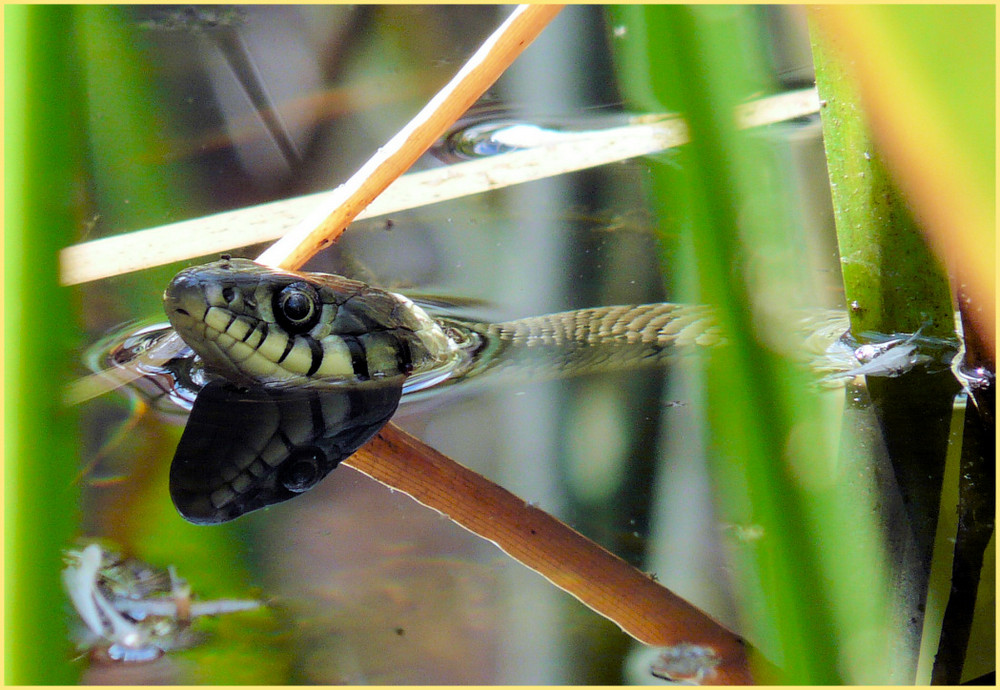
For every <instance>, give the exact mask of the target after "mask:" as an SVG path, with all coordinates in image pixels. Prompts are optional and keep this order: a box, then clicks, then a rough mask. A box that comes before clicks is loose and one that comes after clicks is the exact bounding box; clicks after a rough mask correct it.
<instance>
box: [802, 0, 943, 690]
mask: <svg viewBox="0 0 1000 690" xmlns="http://www.w3.org/2000/svg"><path fill="white" fill-rule="evenodd" d="M910 9H911V8H906V7H898V8H893V10H892V11H893V12H895V13H897V19H898V20H899V21H901V22H903V23H906V22H905V19H906V15H907V14H908V13H909V12H910ZM811 28H812V30H811V37H812V45H813V58H814V62H815V65H816V83H817V88H818V89H819V94H820V98H821V99H822V102H823V104H824V105H823V109H822V120H823V136H824V140H825V146H826V154H827V167H828V171H829V175H830V186H831V191H832V196H833V207H834V217H835V220H836V226H837V241H838V245H839V247H840V253H841V268H842V271H843V277H844V292H845V297H846V300H847V303H848V305H849V307H850V308H849V312H850V316H851V329H852V331H853V333H854V335H855V337H856V338H858V339H859V340H862V341H864V340H865V339H866V334H870V333H883V334H888V333H914V332H916V331H918V330H919V331H920V332H921V334H922V335H923V336H933V337H939V338H949V339H953V338H954V337H955V320H954V313H953V309H952V296H951V289H950V287H949V284H948V278H947V275H946V273H945V271H944V268H943V266H942V265H941V262H940V261H939V260H938V259H937V257H935V256H934V254H933V253H932V252H931V250H930V248H929V247H928V245H927V243H926V241H925V239H924V236H923V234H922V233H921V231H920V228H919V227H918V226H917V224H916V222H915V221H914V219H913V216H912V215H911V213H910V210H909V208H908V206H907V201H906V200H905V199H904V198H903V197H902V195H901V194H900V193H899V192H898V191H897V188H896V186H895V184H894V183H893V180H892V179H891V178H890V176H889V173H888V171H887V169H886V166H885V163H884V162H883V158H882V155H881V152H880V150H879V146H878V141H876V140H874V139H873V137H872V135H871V134H870V131H869V127H868V123H867V121H866V113H865V112H864V111H863V109H862V105H863V103H862V101H861V99H860V97H859V94H858V90H857V88H856V86H855V83H854V81H853V76H852V75H851V74H850V70H849V69H848V67H847V65H848V64H849V60H850V56H849V55H846V54H845V49H844V47H843V46H841V45H839V44H838V43H837V39H836V37H830V36H826V35H823V34H822V33H821V32H820V31H818V30H817V29H816V26H815V25H813V26H812V27H811ZM867 389H868V393H869V395H870V397H871V400H872V403H873V406H874V408H875V411H876V413H877V415H878V418H879V422H880V426H881V431H882V436H883V440H884V443H885V447H886V449H887V451H888V453H889V458H890V460H891V462H892V467H893V471H894V475H895V477H894V479H895V482H896V484H897V486H898V490H899V492H900V493H901V495H902V498H903V502H904V505H905V507H906V513H907V519H908V523H909V524H908V528H909V530H910V532H911V534H912V535H913V540H914V543H915V549H916V562H915V563H914V564H913V565H912V566H910V567H911V568H912V570H913V572H907V573H904V574H900V575H897V576H896V577H897V579H899V580H900V581H903V582H906V583H907V585H906V588H905V589H906V590H907V591H905V592H903V593H902V594H901V595H900V596H901V597H902V598H908V599H911V600H912V601H913V602H919V603H920V605H919V606H915V608H914V611H915V612H914V614H913V617H914V618H916V619H918V620H919V619H922V617H923V610H924V606H923V605H922V603H923V602H924V601H925V600H927V588H928V582H929V577H930V573H931V567H932V558H934V557H935V549H934V543H935V534H936V531H937V521H938V513H939V506H940V502H941V488H942V484H943V481H944V471H945V459H946V457H947V452H948V447H949V432H950V428H951V424H952V415H953V411H954V407H953V405H954V397H955V394H956V393H957V392H958V385H957V382H956V381H955V379H954V377H953V376H952V375H951V372H950V371H948V370H944V371H940V372H938V373H934V374H927V373H924V372H922V371H920V370H915V371H913V372H911V373H909V374H907V375H905V376H900V377H898V378H886V377H868V380H867ZM946 551H947V550H945V551H941V550H939V552H938V554H937V557H939V558H941V557H943V558H948V559H950V554H949V553H946ZM898 567H901V566H898V565H897V568H898ZM904 576H905V577H904ZM945 596H946V595H945ZM911 605H912V604H911ZM914 627H916V626H914ZM907 682H908V681H907Z"/></svg>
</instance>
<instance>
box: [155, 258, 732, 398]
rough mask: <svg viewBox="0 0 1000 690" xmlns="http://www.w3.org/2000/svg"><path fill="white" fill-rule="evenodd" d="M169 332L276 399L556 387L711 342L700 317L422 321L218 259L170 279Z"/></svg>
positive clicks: (321, 278)
mask: <svg viewBox="0 0 1000 690" xmlns="http://www.w3.org/2000/svg"><path fill="white" fill-rule="evenodd" d="M164 307H165V310H166V312H167V316H168V318H169V319H170V323H171V325H172V326H173V327H174V329H175V330H176V331H177V333H178V334H179V335H180V336H181V337H182V338H183V339H184V341H185V342H186V343H187V344H188V345H190V346H191V348H193V349H194V351H195V352H196V353H197V354H198V355H199V356H200V357H201V358H202V360H203V361H204V364H205V367H206V368H207V369H208V370H209V371H212V372H215V373H217V374H220V375H222V376H223V377H225V378H227V379H229V380H231V381H234V382H236V383H244V384H256V385H264V386H268V387H276V388H288V387H295V388H334V387H338V386H354V387H358V386H370V385H377V384H379V383H380V382H383V383H384V382H392V381H397V380H404V379H406V380H408V386H407V390H412V389H414V388H418V387H425V386H427V385H431V384H433V383H438V382H440V381H441V380H444V379H451V380H456V379H459V378H467V377H470V376H474V375H478V374H481V373H483V372H485V371H487V370H495V369H499V368H501V367H502V368H509V367H516V368H517V369H518V370H519V371H521V372H523V373H526V374H529V375H532V376H537V375H546V376H558V375H567V374H580V373H586V372H591V371H602V370H609V369H621V368H630V367H636V366H641V365H643V364H654V363H656V362H659V361H661V360H663V359H664V358H666V357H669V356H671V355H672V354H674V352H675V351H676V349H677V348H679V347H685V346H689V345H703V346H707V345H714V344H717V343H719V342H720V341H721V340H722V337H721V335H720V333H719V329H718V327H717V326H716V325H715V323H714V321H713V320H712V318H711V315H710V313H709V310H708V309H707V308H705V307H700V306H691V305H679V304H641V305H628V306H611V307H597V308H591V309H579V310H574V311H567V312H561V313H557V314H548V315H545V316H539V317H531V318H526V319H519V320H515V321H507V322H502V323H481V322H475V321H469V320H464V319H457V318H453V317H439V318H436V319H435V318H432V317H431V316H430V315H428V313H427V312H426V311H425V310H424V309H423V308H421V307H420V306H418V305H416V304H414V303H413V302H412V301H411V300H410V299H408V298H407V297H405V296H403V295H399V294H396V293H392V292H388V291H384V290H380V289H378V288H374V287H371V286H369V285H366V284H364V283H360V282H357V281H354V280H349V279H347V278H343V277H341V276H336V275H330V274H322V273H298V272H293V271H279V270H276V269H271V268H267V267H264V266H260V265H258V264H255V263H253V262H252V261H248V260H246V259H229V258H224V259H222V260H221V261H217V262H214V263H210V264H207V265H204V266H196V267H192V268H189V269H185V270H183V271H181V272H180V273H179V274H178V275H177V276H176V277H175V278H174V280H173V281H172V282H171V283H170V285H169V286H168V287H167V289H166V291H165V293H164Z"/></svg>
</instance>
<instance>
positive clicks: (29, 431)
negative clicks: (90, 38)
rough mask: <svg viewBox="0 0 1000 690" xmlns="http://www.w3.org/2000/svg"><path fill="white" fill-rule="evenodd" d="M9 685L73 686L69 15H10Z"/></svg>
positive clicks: (15, 10) (50, 11)
mask: <svg viewBox="0 0 1000 690" xmlns="http://www.w3.org/2000/svg"><path fill="white" fill-rule="evenodd" d="M4 19H5V21H4V29H5V31H4V33H5V36H4V37H5V45H4V47H5V58H6V65H7V66H6V71H5V74H6V82H5V89H4V96H5V102H6V112H5V125H6V128H5V136H4V146H5V147H6V159H5V173H6V177H5V193H6V203H5V208H4V226H5V227H4V252H5V262H4V310H5V318H4V344H5V345H4V370H5V372H6V374H5V375H6V381H5V385H4V409H5V420H4V424H5V431H6V437H5V442H4V455H5V463H4V470H5V473H4V480H5V490H4V498H5V506H4V517H5V533H4V537H5V568H4V574H5V578H6V580H5V583H4V584H5V587H4V597H5V620H4V627H5V630H6V636H5V644H4V667H5V671H6V676H5V680H6V682H7V683H10V684H50V685H64V684H69V683H74V682H76V680H77V675H78V674H77V671H76V669H74V667H73V665H72V664H71V663H70V662H69V659H70V656H71V655H70V649H69V641H68V634H67V627H66V617H65V616H64V611H65V607H66V598H65V595H64V594H63V592H62V586H61V583H60V571H61V569H62V557H61V551H62V549H63V548H64V547H65V546H67V544H68V543H69V542H70V540H71V538H72V536H73V532H74V529H75V527H76V524H77V510H78V507H77V501H78V492H77V491H76V489H75V487H74V484H73V476H74V473H75V472H76V467H77V444H76V418H75V415H74V414H73V411H72V410H70V409H67V408H66V407H64V406H63V405H62V404H61V399H62V387H63V385H64V384H65V382H66V381H67V379H68V378H69V376H70V373H71V367H70V357H69V352H70V351H71V349H72V348H73V347H74V346H75V345H76V344H77V343H75V342H74V330H75V329H74V328H73V319H72V316H71V314H72V313H73V311H72V309H71V301H70V293H69V290H68V289H66V288H63V287H60V286H59V281H58V272H59V265H58V251H59V249H60V248H61V247H62V246H64V245H66V244H68V243H69V242H70V241H71V239H72V236H73V230H74V228H75V227H76V225H77V224H78V222H79V215H80V210H79V208H78V195H79V191H80V180H81V177H80V164H81V141H80V138H79V132H80V120H79V113H78V112H77V108H78V104H79V102H80V98H79V94H78V93H76V91H75V89H74V88H73V86H74V85H75V84H76V83H77V80H76V70H75V69H74V67H75V65H74V61H73V56H72V42H71V41H69V40H67V39H68V37H69V35H70V34H71V33H72V15H71V10H70V9H69V8H67V7H60V6H42V5H39V6H7V7H5V8H4Z"/></svg>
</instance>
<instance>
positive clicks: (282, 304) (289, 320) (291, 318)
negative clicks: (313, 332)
mask: <svg viewBox="0 0 1000 690" xmlns="http://www.w3.org/2000/svg"><path fill="white" fill-rule="evenodd" d="M319 314H320V303H319V295H318V294H316V290H315V289H314V288H313V287H312V286H311V285H309V284H308V283H302V282H299V283H292V284H291V285H288V286H287V287H285V288H284V289H283V290H282V291H281V292H279V293H278V294H277V296H276V297H275V300H274V317H275V319H276V320H277V322H278V324H279V325H280V326H282V327H283V328H284V329H285V330H287V331H288V332H289V333H305V332H306V331H308V330H309V329H310V328H312V327H313V326H315V325H316V322H317V321H318V320H319Z"/></svg>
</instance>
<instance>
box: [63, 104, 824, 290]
mask: <svg viewBox="0 0 1000 690" xmlns="http://www.w3.org/2000/svg"><path fill="white" fill-rule="evenodd" d="M818 111H819V100H818V98H817V96H816V89H814V88H812V89H803V90H800V91H791V92H788V93H783V94H778V95H776V96H768V97H766V98H762V99H760V100H757V101H751V102H749V103H746V104H744V105H742V106H740V108H739V109H738V111H737V125H738V126H739V127H741V128H749V127H758V126H764V125H769V124H775V123H778V122H783V121H786V120H790V119H793V118H797V117H803V116H805V115H810V114H813V113H816V112H818ZM641 120H642V121H641V122H639V123H636V124H630V125H625V126H622V127H613V128H608V129H603V130H591V131H589V132H585V133H583V132H581V133H578V134H580V135H581V136H579V137H576V138H575V139H574V140H573V141H558V142H553V143H549V144H544V145H541V146H537V147H532V148H529V149H524V150H521V151H514V152H511V153H506V154H503V155H498V156H493V157H490V158H484V159H480V160H474V161H467V162H463V163H457V164H454V165H449V166H446V167H441V168H434V169H431V170H423V171H421V172H416V173H407V174H406V175H403V176H402V177H400V178H398V179H397V180H396V181H394V182H393V183H392V184H391V185H390V186H389V187H388V188H387V189H386V190H385V192H383V193H382V194H381V195H380V196H379V197H378V198H377V199H375V200H374V201H372V203H371V204H369V205H368V207H367V208H365V210H363V211H362V212H361V213H359V214H358V216H357V218H356V220H362V219H365V218H374V217H377V216H384V215H388V214H392V213H398V212H400V211H404V210H408V209H412V208H419V207H421V206H427V205H429V204H434V203H438V202H442V201H449V200H451V199H457V198H459V197H463V196H472V195H475V194H482V193H483V192H487V191H490V190H494V189H501V188H504V187H508V186H511V185H516V184H521V183H523V182H531V181H534V180H539V179H542V178H545V177H551V176H554V175H562V174H565V173H569V172H575V171H577V170H584V169H587V168H593V167H597V166H600V165H607V164H609V163H617V162H619V161H623V160H628V159H629V158H635V157H636V156H643V155H648V154H653V153H658V152H660V151H664V150H666V149H669V148H673V147H675V146H680V145H681V144H684V143H685V142H686V141H687V129H686V127H685V126H684V123H683V121H681V120H680V119H679V118H673V119H666V118H665V117H664V116H648V117H647V116H644V117H642V118H641ZM650 120H652V121H650ZM336 193H337V192H335V191H334V192H329V191H328V192H319V193H316V194H309V195H306V196H300V197H295V198H292V199H282V200H280V201H272V202H269V203H266V204H259V205H257V206H251V207H248V208H242V209H238V210H235V211H226V212H224V213H217V214H214V215H211V216H205V217H202V218H193V219H191V220H185V221H180V222H177V223H170V224H168V225H161V226H158V227H155V228H149V229H146V230H138V231H136V232H130V233H122V234H119V235H114V236H111V237H104V238H101V239H97V240H90V241H89V242H81V243H80V244H75V245H73V246H71V247H67V248H65V249H63V250H62V252H61V253H60V263H61V275H60V280H61V282H62V283H63V284H64V285H76V284H79V283H86V282H89V281H92V280H100V279H101V278H108V277H111V276H115V275H120V274H122V273H129V272H131V271H139V270H143V269H147V268H152V267H153V266H161V265H163V264H167V263H171V262H174V261H183V260H185V259H191V258H194V257H197V256H206V255H208V254H214V253H218V252H223V251H226V250H230V249H232V248H234V247H245V246H247V245H251V244H257V243H260V242H269V241H271V240H274V239H277V238H279V237H281V236H282V234H284V233H285V232H286V231H287V230H288V229H289V228H291V227H294V226H295V225H296V224H297V223H301V222H302V219H303V218H305V217H306V216H307V215H309V213H310V211H312V210H313V209H315V208H317V206H321V207H322V208H323V209H328V208H329V207H330V200H331V199H332V197H333V195H334V194H336Z"/></svg>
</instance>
